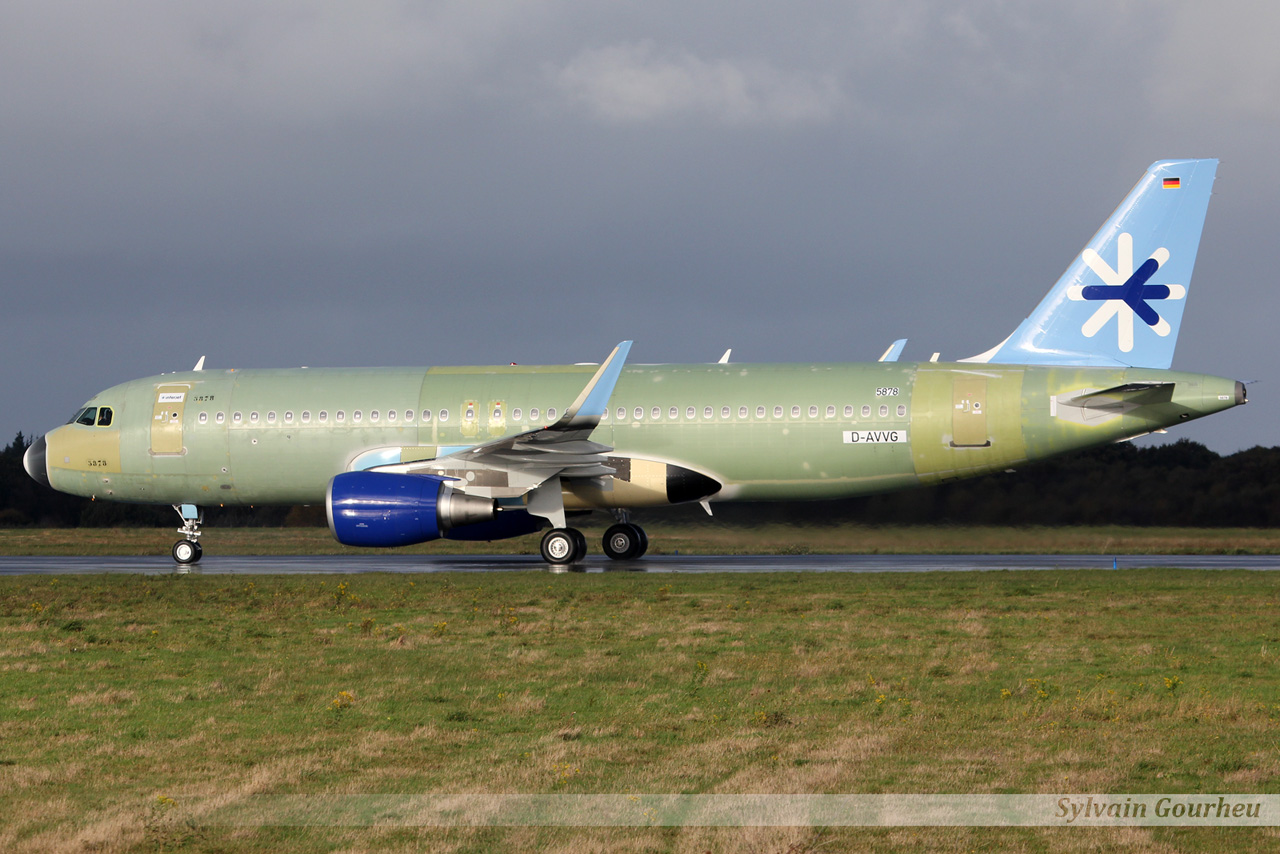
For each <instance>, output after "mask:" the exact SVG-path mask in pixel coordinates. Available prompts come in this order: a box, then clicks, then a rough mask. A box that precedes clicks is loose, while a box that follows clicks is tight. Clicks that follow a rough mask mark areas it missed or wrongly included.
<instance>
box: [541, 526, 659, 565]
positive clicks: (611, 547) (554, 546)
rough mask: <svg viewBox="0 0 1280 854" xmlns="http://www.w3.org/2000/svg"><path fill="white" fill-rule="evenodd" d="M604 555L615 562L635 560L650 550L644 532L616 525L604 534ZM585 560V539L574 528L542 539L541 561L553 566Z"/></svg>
mask: <svg viewBox="0 0 1280 854" xmlns="http://www.w3.org/2000/svg"><path fill="white" fill-rule="evenodd" d="M602 545H603V546H604V553H605V554H607V555H608V556H609V557H611V558H613V559H614V560H635V559H636V558H638V557H640V556H641V555H643V554H644V553H645V551H647V550H648V548H649V538H648V537H647V536H646V535H645V533H644V529H643V528H641V527H640V526H639V525H633V524H632V523H630V522H619V523H618V524H617V525H614V526H613V527H611V528H610V529H609V530H607V531H605V534H604V540H603V542H602ZM586 556H587V538H586V537H584V536H583V535H582V532H581V531H579V530H578V529H577V528H552V529H551V530H550V531H547V533H546V534H545V535H543V537H542V559H543V560H545V561H546V562H547V563H549V564H552V565H554V566H564V565H565V564H570V563H578V562H579V561H581V560H582V559H583V558H584V557H586Z"/></svg>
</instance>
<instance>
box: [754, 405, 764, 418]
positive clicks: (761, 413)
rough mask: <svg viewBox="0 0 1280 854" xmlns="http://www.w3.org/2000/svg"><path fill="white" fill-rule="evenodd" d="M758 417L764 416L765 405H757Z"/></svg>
mask: <svg viewBox="0 0 1280 854" xmlns="http://www.w3.org/2000/svg"><path fill="white" fill-rule="evenodd" d="M756 418H764V407H763V406H757V407H756Z"/></svg>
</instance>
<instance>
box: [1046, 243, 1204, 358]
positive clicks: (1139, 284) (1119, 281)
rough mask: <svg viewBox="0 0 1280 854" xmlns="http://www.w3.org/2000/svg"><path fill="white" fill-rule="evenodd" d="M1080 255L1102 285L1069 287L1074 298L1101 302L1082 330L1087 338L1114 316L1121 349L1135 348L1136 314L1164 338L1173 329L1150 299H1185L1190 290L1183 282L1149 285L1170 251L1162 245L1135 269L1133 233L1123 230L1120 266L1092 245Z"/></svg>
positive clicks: (1123, 350)
mask: <svg viewBox="0 0 1280 854" xmlns="http://www.w3.org/2000/svg"><path fill="white" fill-rule="evenodd" d="M1080 258H1081V260H1082V261H1084V263H1085V265H1086V266H1087V267H1088V268H1089V269H1090V270H1092V271H1093V272H1094V273H1095V274H1096V275H1097V276H1098V278H1100V279H1102V281H1103V284H1101V285H1073V286H1072V287H1070V288H1068V289H1067V297H1068V298H1069V299H1072V300H1077V301H1079V300H1089V301H1098V302H1101V303H1102V305H1100V306H1098V310H1097V311H1095V312H1094V313H1093V314H1092V315H1091V316H1090V317H1089V319H1088V320H1086V321H1085V323H1084V325H1083V326H1082V327H1080V331H1081V332H1082V333H1083V334H1084V335H1085V337H1086V338H1092V337H1093V336H1095V335H1097V334H1098V333H1099V332H1100V331H1102V328H1103V327H1104V326H1106V325H1107V323H1108V322H1109V321H1110V320H1111V318H1112V317H1114V318H1116V330H1117V331H1116V336H1117V345H1118V346H1119V348H1120V351H1121V352H1123V353H1128V352H1130V351H1132V350H1133V318H1134V316H1135V315H1136V316H1137V317H1138V318H1140V319H1141V320H1142V322H1143V323H1145V324H1146V325H1147V326H1149V327H1150V328H1151V330H1152V331H1153V332H1155V333H1156V334H1157V335H1159V336H1160V337H1162V338H1163V337H1166V336H1167V335H1168V334H1169V332H1170V331H1171V327H1170V326H1169V321H1167V320H1165V319H1164V318H1163V317H1161V316H1160V313H1159V312H1157V311H1156V310H1155V309H1154V308H1152V307H1151V305H1149V304H1148V300H1151V301H1159V300H1167V299H1183V298H1185V297H1186V295H1187V289H1186V288H1185V287H1183V286H1182V285H1149V284H1147V282H1148V281H1150V279H1151V277H1152V276H1154V275H1155V274H1156V272H1157V271H1158V270H1159V269H1160V268H1161V267H1162V266H1164V264H1165V262H1166V261H1168V260H1169V250H1168V249H1165V248H1164V247H1161V248H1159V249H1157V250H1156V251H1155V252H1152V253H1151V257H1149V258H1148V259H1147V260H1146V261H1144V262H1143V263H1142V265H1141V266H1140V267H1138V269H1137V270H1134V269H1133V235H1132V234H1130V233H1129V232H1127V231H1126V232H1123V233H1122V234H1121V235H1120V236H1119V237H1118V238H1117V239H1116V266H1115V269H1112V267H1111V265H1110V264H1108V263H1107V262H1106V261H1103V260H1102V256H1100V255H1099V254H1098V253H1097V252H1095V251H1094V250H1093V249H1092V248H1089V249H1085V250H1084V252H1083V253H1081V255H1080Z"/></svg>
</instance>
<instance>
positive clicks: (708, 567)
mask: <svg viewBox="0 0 1280 854" xmlns="http://www.w3.org/2000/svg"><path fill="white" fill-rule="evenodd" d="M1151 566H1158V567H1170V568H1179V569H1251V570H1276V569H1280V555H1119V556H1115V557H1113V556H1110V555H1106V556H1102V555H780V556H762V555H745V556H739V555H730V556H684V555H654V556H649V557H645V558H643V559H641V560H637V561H626V562H622V561H612V560H609V559H608V558H606V557H591V558H588V559H587V560H585V561H583V562H582V563H580V564H576V565H574V567H573V568H572V569H569V570H566V569H564V568H559V567H557V568H556V569H554V570H553V569H551V568H550V567H549V566H548V565H547V564H546V563H544V562H543V561H542V560H541V559H540V558H538V557H537V556H534V555H511V556H506V555H496V556H495V555H488V556H455V555H359V556H355V557H347V556H328V555H322V556H314V557H296V556H290V557H236V556H219V555H206V556H205V558H204V560H202V561H201V562H200V563H199V564H197V565H196V566H193V567H179V566H178V565H176V564H175V563H174V562H173V560H172V559H170V558H168V557H160V556H156V557H0V575H31V574H35V575H83V574H88V573H99V572H111V573H137V574H143V575H159V574H165V573H191V574H202V575H302V574H309V573H319V574H346V573H364V572H401V573H429V572H528V571H541V572H553V571H554V572H565V571H576V572H659V573H663V572H665V573H680V572H686V573H688V572H695V573H706V572H739V573H741V572H990V571H996V570H1014V569H1017V570H1043V569H1135V568H1140V567H1151Z"/></svg>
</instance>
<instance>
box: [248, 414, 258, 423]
mask: <svg viewBox="0 0 1280 854" xmlns="http://www.w3.org/2000/svg"><path fill="white" fill-rule="evenodd" d="M249 421H250V422H252V423H254V424H257V423H258V413H257V412H250V413H249Z"/></svg>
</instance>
